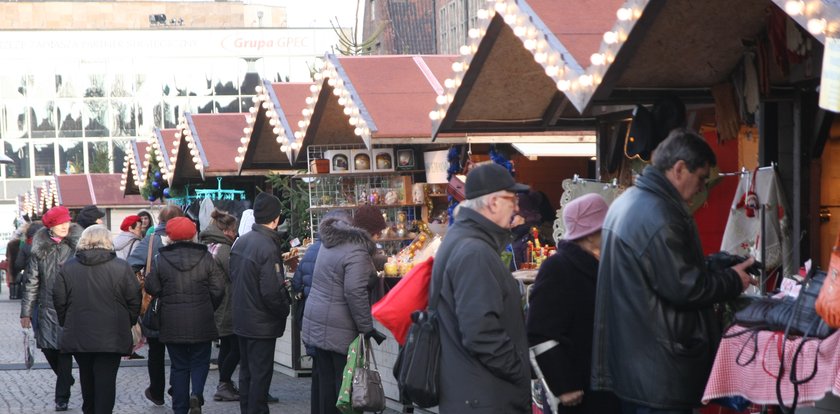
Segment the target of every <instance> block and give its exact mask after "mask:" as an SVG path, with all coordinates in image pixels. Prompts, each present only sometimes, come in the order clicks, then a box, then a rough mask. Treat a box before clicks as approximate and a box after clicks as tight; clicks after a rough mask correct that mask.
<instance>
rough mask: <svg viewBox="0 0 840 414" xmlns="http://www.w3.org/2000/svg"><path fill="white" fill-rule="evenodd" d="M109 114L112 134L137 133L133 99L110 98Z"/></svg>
mask: <svg viewBox="0 0 840 414" xmlns="http://www.w3.org/2000/svg"><path fill="white" fill-rule="evenodd" d="M111 116H112V117H113V122H112V123H111V125H110V128H111V133H112V134H113V135H114V136H120V137H124V136H129V135H137V119H136V116H135V111H134V102H133V101H131V100H128V99H120V100H112V101H111Z"/></svg>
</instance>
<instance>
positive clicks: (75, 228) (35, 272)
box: [20, 206, 82, 411]
mask: <svg viewBox="0 0 840 414" xmlns="http://www.w3.org/2000/svg"><path fill="white" fill-rule="evenodd" d="M41 221H42V222H43V223H44V227H42V228H41V229H40V230H38V232H37V233H35V235H34V236H33V237H32V252H31V254H30V256H29V263H28V264H27V266H26V288H25V289H26V291H25V292H24V296H23V300H22V301H21V310H20V326H21V327H23V328H29V327H31V326H32V316H33V313H34V311H35V309H38V314H37V326H36V329H35V340H36V342H37V345H38V348H40V349H41V352H43V353H44V357H46V358H47V362H49V364H50V368H52V370H53V372H54V373H55V375H56V381H55V410H56V411H67V409H68V402H69V401H70V387H71V386H72V385H73V383H74V382H75V380H74V379H73V372H72V370H73V357H72V356H71V355H70V354H62V353H61V351H60V350H59V349H60V348H59V345H60V344H59V338H60V337H61V326H60V325H59V323H58V314H57V313H56V310H55V306H54V303H53V287H54V285H55V280H56V278H57V276H58V271H59V269H60V267H61V265H62V264H63V263H64V261H65V260H67V259H68V258H70V256H72V255H73V253H74V252H75V250H76V244H77V243H78V241H79V237H80V236H81V234H82V228H81V227H80V226H79V225H77V224H75V223H71V222H70V211H69V210H67V207H64V206H56V207H53V208H51V209H49V210H48V211H47V212H46V213H44V216H43V217H41Z"/></svg>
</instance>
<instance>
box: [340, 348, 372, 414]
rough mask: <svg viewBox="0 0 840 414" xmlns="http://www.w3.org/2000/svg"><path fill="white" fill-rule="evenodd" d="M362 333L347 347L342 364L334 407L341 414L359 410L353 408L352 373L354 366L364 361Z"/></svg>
mask: <svg viewBox="0 0 840 414" xmlns="http://www.w3.org/2000/svg"><path fill="white" fill-rule="evenodd" d="M362 340H364V335H362V334H359V335H358V336H356V339H354V340H353V342H350V346H349V347H347V363H346V364H344V371H342V372H343V374H342V376H341V388H339V389H338V401H336V403H335V407H336V408H338V411H341V412H342V413H343V414H357V413H361V410H357V409H355V408H353V394H352V392H353V374H354V373H355V372H356V367H357V366H359V365H361V364H364V363H365V354H364V353H362V349H361V346H362V345H361V344H362Z"/></svg>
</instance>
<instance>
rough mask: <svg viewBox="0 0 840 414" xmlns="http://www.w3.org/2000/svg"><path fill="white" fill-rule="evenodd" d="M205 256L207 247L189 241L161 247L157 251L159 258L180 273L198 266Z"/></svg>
mask: <svg viewBox="0 0 840 414" xmlns="http://www.w3.org/2000/svg"><path fill="white" fill-rule="evenodd" d="M205 254H207V246H205V245H203V244H198V243H193V242H191V241H185V242H175V243H172V244H170V245H167V246H164V247H161V248H160V250H159V251H158V256H159V257H161V258H162V259H163V260H166V261H167V262H169V264H171V265H172V267H174V268H175V269H177V270H178V271H181V272H187V271H190V270H192V269H193V268H194V267H196V266H198V263H199V262H201V259H202V258H203V257H204V255H205Z"/></svg>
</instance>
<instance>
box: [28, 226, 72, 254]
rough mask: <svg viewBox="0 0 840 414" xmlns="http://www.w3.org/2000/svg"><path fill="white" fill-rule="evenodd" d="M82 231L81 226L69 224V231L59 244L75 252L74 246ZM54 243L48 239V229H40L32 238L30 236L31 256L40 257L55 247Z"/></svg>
mask: <svg viewBox="0 0 840 414" xmlns="http://www.w3.org/2000/svg"><path fill="white" fill-rule="evenodd" d="M83 230H84V229H83V228H82V226H80V225H78V224H76V223H71V224H70V231H69V232H68V233H67V237H65V238H63V239H61V242H60V243H63V244H66V245H67V246H68V247H70V249H71V250H74V251H75V250H76V244H77V243H78V242H79V237H81V236H82V231H83ZM56 244H58V243H56V242H54V241H53V239H52V238H50V229H49V228H48V227H42V228H41V229H40V230H38V231H37V232H36V233H35V235H34V236H32V254H34V255H35V256H37V257H41V255H42V254H43V253H44V252H45V251H47V250H49V249H50V248H51V247H53V246H55V245H56Z"/></svg>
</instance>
